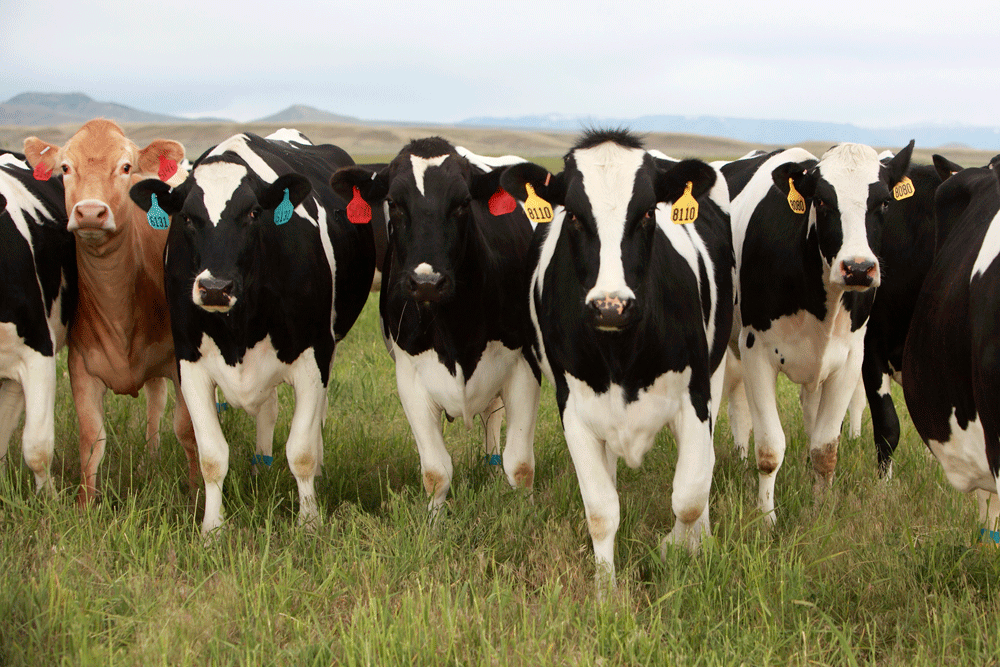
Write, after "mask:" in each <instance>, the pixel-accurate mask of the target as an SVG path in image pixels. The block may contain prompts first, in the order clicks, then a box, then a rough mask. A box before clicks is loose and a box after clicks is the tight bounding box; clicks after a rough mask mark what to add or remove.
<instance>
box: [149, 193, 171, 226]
mask: <svg viewBox="0 0 1000 667" xmlns="http://www.w3.org/2000/svg"><path fill="white" fill-rule="evenodd" d="M149 197H150V200H151V201H152V203H151V204H150V205H149V211H148V212H147V213H146V220H148V221H149V226H150V227H152V228H153V229H166V228H167V227H169V226H170V216H169V215H167V212H166V211H164V210H163V209H162V208H160V205H159V204H158V203H157V202H156V195H154V194H150V195H149Z"/></svg>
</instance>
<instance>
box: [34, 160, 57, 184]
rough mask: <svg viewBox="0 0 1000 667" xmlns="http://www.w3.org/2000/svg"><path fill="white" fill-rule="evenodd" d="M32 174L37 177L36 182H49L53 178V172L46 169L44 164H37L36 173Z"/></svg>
mask: <svg viewBox="0 0 1000 667" xmlns="http://www.w3.org/2000/svg"><path fill="white" fill-rule="evenodd" d="M32 173H33V174H34V175H35V180H36V181H47V180H49V179H50V178H52V170H51V169H49V168H48V167H46V166H45V163H44V162H39V163H38V164H36V165H35V171H34V172H32Z"/></svg>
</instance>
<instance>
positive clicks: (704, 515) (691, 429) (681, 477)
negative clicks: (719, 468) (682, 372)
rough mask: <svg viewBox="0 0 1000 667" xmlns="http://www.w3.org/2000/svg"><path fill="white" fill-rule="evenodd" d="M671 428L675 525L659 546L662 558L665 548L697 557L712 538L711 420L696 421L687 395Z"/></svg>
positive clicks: (712, 453) (713, 451)
mask: <svg viewBox="0 0 1000 667" xmlns="http://www.w3.org/2000/svg"><path fill="white" fill-rule="evenodd" d="M670 428H671V430H672V431H673V433H674V438H675V439H676V440H677V468H676V470H675V471H674V492H673V497H672V498H671V503H672V505H673V510H674V516H675V517H676V518H677V521H676V523H675V524H674V529H673V530H672V531H671V532H670V534H669V535H667V536H666V537H665V538H663V542H662V543H661V544H660V551H661V555H664V556H665V555H666V554H665V551H666V546H667V544H674V545H678V546H684V547H687V549H688V551H690V552H691V553H696V552H697V551H698V548H699V547H700V546H701V542H702V540H703V539H704V538H705V537H706V536H710V535H711V534H712V528H711V524H710V522H709V518H708V498H709V494H710V492H711V490H712V469H713V468H714V467H715V447H714V446H713V444H712V426H711V423H710V420H709V421H702V420H700V419H699V418H698V415H697V412H696V411H695V408H694V406H693V405H692V403H691V399H690V395H689V394H686V395H685V397H684V398H683V399H682V401H681V407H680V410H679V411H678V413H677V416H676V417H674V420H673V423H671V425H670Z"/></svg>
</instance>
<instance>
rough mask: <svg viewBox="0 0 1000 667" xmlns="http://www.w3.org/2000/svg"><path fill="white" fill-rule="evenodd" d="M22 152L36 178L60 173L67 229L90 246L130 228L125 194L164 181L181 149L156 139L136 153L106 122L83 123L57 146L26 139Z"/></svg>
mask: <svg viewBox="0 0 1000 667" xmlns="http://www.w3.org/2000/svg"><path fill="white" fill-rule="evenodd" d="M24 153H25V157H26V158H27V160H28V163H29V164H30V165H31V166H32V167H33V168H34V171H35V178H37V179H39V180H47V179H48V178H50V177H51V176H52V174H53V173H55V174H60V173H61V174H62V177H63V185H64V186H65V191H66V214H67V217H68V218H69V223H68V227H67V228H68V229H69V230H70V231H71V232H74V233H75V234H76V236H77V238H78V239H79V240H80V241H82V242H83V243H84V244H89V245H92V246H101V245H103V244H104V243H105V242H107V241H108V240H109V239H111V238H112V237H115V236H117V235H119V234H120V233H121V232H122V231H123V230H125V229H126V228H127V227H128V226H129V225H131V224H132V220H131V218H132V213H133V212H134V211H135V208H134V207H133V205H132V202H131V201H129V196H128V192H129V188H130V187H131V186H132V184H133V183H135V182H137V181H139V180H141V179H142V178H148V177H150V176H158V177H159V178H161V179H162V180H167V179H169V178H170V177H171V176H173V175H174V174H175V173H176V172H177V165H178V164H179V163H180V161H181V160H183V159H184V147H183V146H182V145H181V144H179V143H177V142H176V141H169V140H167V139H156V140H154V141H153V142H151V143H150V144H149V145H148V146H146V147H145V148H143V149H142V150H139V148H138V147H137V146H136V145H135V144H134V143H132V142H131V141H129V139H128V138H127V137H126V136H125V133H124V132H122V129H121V128H120V127H118V125H116V124H115V123H113V122H112V121H109V120H104V119H96V120H92V121H90V122H88V123H86V124H85V125H84V126H83V127H81V128H80V129H79V130H78V131H77V133H76V134H74V135H73V136H72V137H71V138H70V140H69V141H68V142H66V145H65V146H63V147H61V148H60V147H59V146H56V145H54V144H50V143H47V142H45V141H42V140H41V139H39V138H38V137H29V138H27V139H25V140H24ZM139 222H140V223H142V221H141V220H140V221H139ZM142 224H144V223H142Z"/></svg>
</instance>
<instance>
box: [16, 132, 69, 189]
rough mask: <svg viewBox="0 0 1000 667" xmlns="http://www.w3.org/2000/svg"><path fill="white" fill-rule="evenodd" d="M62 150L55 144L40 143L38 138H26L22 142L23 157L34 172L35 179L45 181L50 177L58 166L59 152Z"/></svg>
mask: <svg viewBox="0 0 1000 667" xmlns="http://www.w3.org/2000/svg"><path fill="white" fill-rule="evenodd" d="M61 150H62V149H61V148H60V147H59V146H56V145H55V144H50V143H48V142H47V141H42V140H41V139H39V138H38V137H28V138H27V139H25V140H24V157H25V158H26V159H27V160H28V164H29V165H31V168H32V169H34V170H35V178H36V179H38V180H39V181H47V180H49V178H51V177H52V172H53V171H55V168H56V166H57V165H58V164H59V152H60V151H61Z"/></svg>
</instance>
